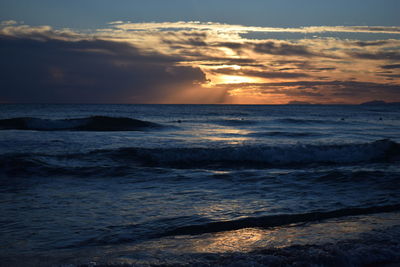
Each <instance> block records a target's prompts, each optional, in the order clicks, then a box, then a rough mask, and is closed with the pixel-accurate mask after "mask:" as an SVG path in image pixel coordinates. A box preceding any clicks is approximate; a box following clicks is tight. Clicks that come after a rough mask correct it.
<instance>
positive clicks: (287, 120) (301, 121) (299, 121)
mask: <svg viewBox="0 0 400 267" xmlns="http://www.w3.org/2000/svg"><path fill="white" fill-rule="evenodd" d="M275 121H276V122H281V123H289V124H332V123H343V121H344V118H342V119H341V120H340V121H339V120H337V121H335V120H318V119H293V118H285V119H277V120H275Z"/></svg>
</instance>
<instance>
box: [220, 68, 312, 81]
mask: <svg viewBox="0 0 400 267" xmlns="http://www.w3.org/2000/svg"><path fill="white" fill-rule="evenodd" d="M213 72H214V73H218V74H226V75H243V76H252V77H260V78H269V79H274V78H286V79H295V78H301V77H308V76H309V75H307V74H305V73H298V72H283V71H257V70H245V69H241V70H235V69H232V68H220V69H216V70H213Z"/></svg>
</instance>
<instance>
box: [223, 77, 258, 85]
mask: <svg viewBox="0 0 400 267" xmlns="http://www.w3.org/2000/svg"><path fill="white" fill-rule="evenodd" d="M256 82H258V79H256V78H253V77H247V76H238V75H221V76H218V83H256Z"/></svg>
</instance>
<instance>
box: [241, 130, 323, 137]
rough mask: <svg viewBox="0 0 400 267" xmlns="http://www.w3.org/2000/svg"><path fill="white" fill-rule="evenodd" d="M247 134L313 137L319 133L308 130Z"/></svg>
mask: <svg viewBox="0 0 400 267" xmlns="http://www.w3.org/2000/svg"><path fill="white" fill-rule="evenodd" d="M247 135H248V136H255V137H265V136H268V137H274V136H276V137H294V138H296V137H315V136H321V134H320V133H310V132H279V131H275V132H254V133H249V134H247Z"/></svg>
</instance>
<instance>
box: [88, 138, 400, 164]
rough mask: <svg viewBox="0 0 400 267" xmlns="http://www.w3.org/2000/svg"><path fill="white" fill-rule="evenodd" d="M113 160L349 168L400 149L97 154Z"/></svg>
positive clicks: (385, 144)
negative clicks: (334, 165)
mask: <svg viewBox="0 0 400 267" xmlns="http://www.w3.org/2000/svg"><path fill="white" fill-rule="evenodd" d="M93 153H104V154H105V155H107V156H111V157H113V158H117V159H123V160H135V161H139V162H142V163H144V164H150V165H172V166H176V167H192V166H207V165H211V166H239V167H240V166H251V165H263V166H264V165H277V166H279V165H292V164H314V163H315V164H324V163H325V164H335V163H342V164H350V163H362V162H376V161H391V160H396V159H397V158H398V157H399V156H400V145H399V144H397V143H396V142H394V141H391V140H388V139H384V140H379V141H375V142H371V143H364V144H341V145H303V144H297V145H285V146H254V145H246V146H237V147H223V148H162V149H158V148H157V149H155V148H154V149H153V148H121V149H118V150H112V151H106V150H103V151H97V152H93Z"/></svg>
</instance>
